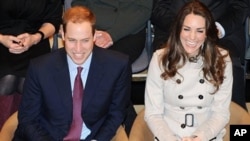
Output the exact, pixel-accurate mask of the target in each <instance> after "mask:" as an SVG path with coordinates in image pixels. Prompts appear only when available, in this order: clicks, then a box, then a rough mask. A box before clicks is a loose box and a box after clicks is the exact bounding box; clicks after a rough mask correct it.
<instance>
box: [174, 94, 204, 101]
mask: <svg viewBox="0 0 250 141" xmlns="http://www.w3.org/2000/svg"><path fill="white" fill-rule="evenodd" d="M183 98H184V96H183V95H181V94H180V95H178V99H183ZM198 98H199V99H200V100H201V99H203V98H204V96H203V95H201V94H200V95H198Z"/></svg>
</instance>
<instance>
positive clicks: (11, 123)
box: [0, 112, 128, 141]
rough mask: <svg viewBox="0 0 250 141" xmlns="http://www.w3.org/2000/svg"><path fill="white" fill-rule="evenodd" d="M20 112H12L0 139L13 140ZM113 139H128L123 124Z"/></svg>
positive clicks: (120, 140)
mask: <svg viewBox="0 0 250 141" xmlns="http://www.w3.org/2000/svg"><path fill="white" fill-rule="evenodd" d="M17 114H18V112H15V113H14V114H12V115H11V116H10V117H9V118H8V120H7V121H6V122H5V123H4V125H3V127H2V129H1V132H0V141H11V140H12V138H13V136H14V132H15V130H16V128H17V124H18V120H17ZM112 141H128V137H127V134H126V132H125V130H124V128H123V127H122V126H120V127H119V128H118V130H117V132H116V135H115V136H114V138H113V139H112Z"/></svg>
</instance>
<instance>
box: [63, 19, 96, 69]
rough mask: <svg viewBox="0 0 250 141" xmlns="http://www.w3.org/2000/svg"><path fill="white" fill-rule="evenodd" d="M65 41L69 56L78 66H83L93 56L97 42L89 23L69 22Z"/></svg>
mask: <svg viewBox="0 0 250 141" xmlns="http://www.w3.org/2000/svg"><path fill="white" fill-rule="evenodd" d="M63 39H64V41H65V49H66V52H67V54H68V55H69V56H70V58H71V59H72V60H73V62H74V63H75V64H77V65H81V64H83V63H84V62H85V60H86V59H87V58H88V56H89V55H90V54H91V52H92V50H93V46H94V41H95V38H94V36H93V33H92V26H91V24H90V23H89V22H82V23H72V22H69V23H68V24H67V26H66V32H64V35H63Z"/></svg>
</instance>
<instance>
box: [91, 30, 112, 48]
mask: <svg viewBox="0 0 250 141" xmlns="http://www.w3.org/2000/svg"><path fill="white" fill-rule="evenodd" d="M95 37H96V40H95V45H96V46H98V47H102V48H108V47H110V46H112V45H113V40H112V38H111V36H110V35H109V33H108V32H105V31H100V30H97V31H96V32H95Z"/></svg>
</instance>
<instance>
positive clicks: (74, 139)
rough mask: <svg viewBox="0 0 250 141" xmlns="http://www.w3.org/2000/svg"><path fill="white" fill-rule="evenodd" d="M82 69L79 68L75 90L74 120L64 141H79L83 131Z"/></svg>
mask: <svg viewBox="0 0 250 141" xmlns="http://www.w3.org/2000/svg"><path fill="white" fill-rule="evenodd" d="M82 69H83V68H82V67H77V75H76V78H75V84H74V89H73V120H72V123H71V127H70V130H69V132H68V135H67V136H66V137H65V138H64V141H79V140H80V136H81V131H82V124H83V120H82V116H81V111H82V110H81V108H82V97H83V85H82V79H81V72H82Z"/></svg>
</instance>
